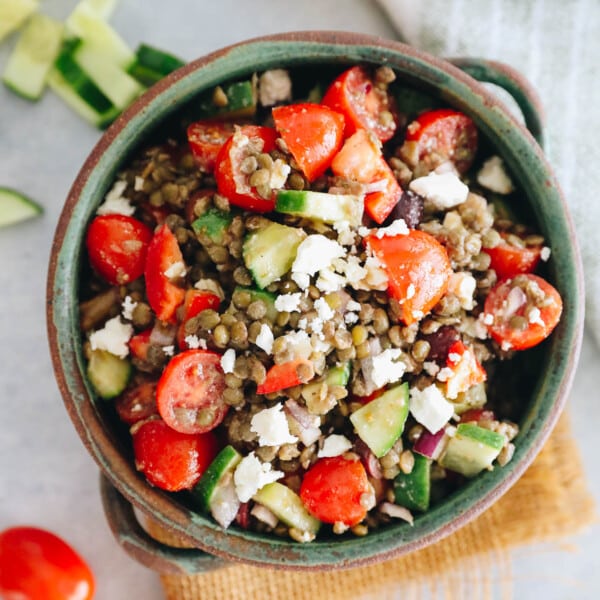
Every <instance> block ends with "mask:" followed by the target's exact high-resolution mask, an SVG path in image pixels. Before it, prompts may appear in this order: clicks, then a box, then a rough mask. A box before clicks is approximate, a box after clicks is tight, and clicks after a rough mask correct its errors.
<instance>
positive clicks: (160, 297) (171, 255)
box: [145, 224, 185, 321]
mask: <svg viewBox="0 0 600 600" xmlns="http://www.w3.org/2000/svg"><path fill="white" fill-rule="evenodd" d="M178 263H181V264H182V265H183V264H184V263H183V256H182V254H181V250H180V249H179V244H178V243H177V238H176V237H175V236H174V235H173V232H172V231H171V230H170V229H169V227H168V226H167V225H166V224H165V225H162V226H161V227H160V229H159V230H158V231H157V232H156V233H155V234H154V237H153V238H152V241H151V242H150V245H149V246H148V254H147V257H146V270H145V277H146V296H147V298H148V303H149V304H150V307H151V308H152V310H153V311H154V312H155V313H156V316H157V317H158V318H159V319H160V320H161V321H171V320H172V318H173V316H174V314H175V310H176V309H177V307H178V306H179V305H180V304H181V303H182V302H183V299H184V296H185V291H184V290H183V289H182V288H180V287H179V286H177V285H175V284H174V283H172V282H171V279H170V278H169V276H168V273H169V269H171V268H174V267H176V266H177V264H178Z"/></svg>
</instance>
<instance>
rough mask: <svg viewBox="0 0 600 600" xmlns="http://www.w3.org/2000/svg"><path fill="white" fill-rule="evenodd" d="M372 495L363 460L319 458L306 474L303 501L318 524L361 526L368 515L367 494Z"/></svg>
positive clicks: (302, 494)
mask: <svg viewBox="0 0 600 600" xmlns="http://www.w3.org/2000/svg"><path fill="white" fill-rule="evenodd" d="M365 494H366V495H367V496H370V495H373V488H372V487H371V485H370V484H369V480H368V479H367V472H366V471H365V468H364V467H363V465H362V463H361V462H360V460H348V459H346V458H344V457H343V456H335V457H333V458H321V459H319V460H318V461H317V462H316V463H315V464H314V465H313V466H312V467H311V468H310V469H309V470H308V471H307V472H306V474H305V475H304V478H303V480H302V485H301V486H300V498H301V499H302V502H303V503H304V506H306V508H307V509H308V510H309V511H310V512H311V514H312V515H314V516H315V517H316V518H317V519H319V521H323V522H324V523H344V524H345V525H348V526H352V525H356V524H357V523H360V522H361V521H362V520H363V519H364V518H365V516H366V514H367V507H366V506H365V502H364V499H363V496H364V495H365Z"/></svg>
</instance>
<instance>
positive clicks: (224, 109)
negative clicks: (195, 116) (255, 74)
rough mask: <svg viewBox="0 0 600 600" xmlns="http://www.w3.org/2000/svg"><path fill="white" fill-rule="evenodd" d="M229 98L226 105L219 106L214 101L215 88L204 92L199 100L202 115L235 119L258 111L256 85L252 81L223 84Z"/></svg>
mask: <svg viewBox="0 0 600 600" xmlns="http://www.w3.org/2000/svg"><path fill="white" fill-rule="evenodd" d="M222 89H223V92H224V93H225V96H226V98H227V104H226V105H225V106H217V105H216V104H215V103H214V101H213V94H214V90H211V92H210V93H209V94H204V95H203V97H202V98H201V99H200V101H199V108H200V115H199V116H200V117H201V118H204V119H206V118H209V117H216V116H218V117H220V118H223V119H234V118H239V117H244V116H246V117H247V116H252V115H253V114H254V113H255V112H256V86H255V85H254V83H253V82H252V81H236V82H234V83H230V84H229V85H225V86H222Z"/></svg>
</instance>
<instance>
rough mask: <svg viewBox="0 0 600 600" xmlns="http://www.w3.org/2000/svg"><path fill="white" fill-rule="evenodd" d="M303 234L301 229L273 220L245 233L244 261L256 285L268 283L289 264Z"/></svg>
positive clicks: (262, 285) (289, 266)
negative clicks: (246, 235)
mask: <svg viewBox="0 0 600 600" xmlns="http://www.w3.org/2000/svg"><path fill="white" fill-rule="evenodd" d="M305 237H306V233H305V232H304V231H303V230H302V229H298V228H297V227H288V226H287V225H280V224H279V223H273V222H271V223H269V224H268V225H267V226H266V227H263V228H262V229H259V230H257V231H254V232H253V233H251V234H250V235H248V237H246V240H245V241H244V247H243V249H242V255H243V258H244V264H245V265H246V267H247V268H248V270H249V271H250V272H251V273H252V276H253V277H254V281H256V283H257V284H258V287H260V288H265V287H267V286H268V285H269V284H270V283H273V281H277V280H278V279H279V278H280V277H281V276H282V275H285V274H286V273H287V272H288V271H289V270H290V269H291V268H292V264H293V263H294V259H295V258H296V251H297V250H298V246H299V245H300V243H301V242H302V240H303V239H304V238H305Z"/></svg>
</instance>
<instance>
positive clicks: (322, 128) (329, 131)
mask: <svg viewBox="0 0 600 600" xmlns="http://www.w3.org/2000/svg"><path fill="white" fill-rule="evenodd" d="M273 119H274V121H275V127H276V128H277V131H278V132H279V135H281V137H282V138H283V141H284V142H285V143H286V145H287V147H288V150H289V151H290V152H291V154H292V156H293V157H294V159H295V160H296V162H297V163H298V165H299V166H300V168H301V169H302V172H303V173H304V175H306V178H307V179H308V180H309V181H314V180H315V179H317V177H320V176H321V175H323V173H325V171H326V170H327V168H328V167H329V165H330V164H331V161H332V159H333V157H334V156H335V154H336V152H337V151H338V150H339V149H340V146H341V145H342V140H343V137H344V116H343V115H341V114H340V113H338V112H336V111H334V110H332V109H331V108H329V107H327V106H322V105H320V104H310V103H304V104H289V105H287V106H277V107H275V108H274V109H273Z"/></svg>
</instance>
